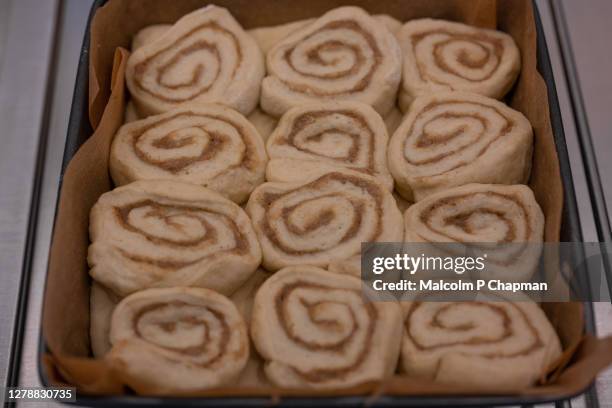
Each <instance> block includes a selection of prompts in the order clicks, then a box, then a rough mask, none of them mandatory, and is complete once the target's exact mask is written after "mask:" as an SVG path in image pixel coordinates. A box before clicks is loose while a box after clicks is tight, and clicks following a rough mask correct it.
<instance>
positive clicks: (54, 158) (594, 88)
mask: <svg viewBox="0 0 612 408" xmlns="http://www.w3.org/2000/svg"><path fill="white" fill-rule="evenodd" d="M537 4H538V7H539V9H540V13H541V15H542V20H543V24H544V29H545V33H546V37H547V38H548V39H549V41H548V43H549V48H550V53H551V60H552V64H553V69H554V73H555V80H556V83H557V91H558V93H559V101H560V105H561V112H562V116H563V122H564V127H565V132H566V138H567V144H568V149H569V153H570V161H571V168H572V173H573V179H574V184H575V188H576V193H577V198H578V205H579V210H580V218H581V224H582V228H583V233H584V239H585V241H597V234H596V229H595V223H594V222H595V221H594V219H593V216H592V211H591V207H590V206H591V203H590V201H589V193H588V188H587V184H586V181H585V174H584V170H583V167H582V159H581V155H580V150H579V143H578V138H577V134H576V129H575V123H574V121H573V118H572V111H571V105H570V99H569V96H568V90H567V88H566V85H565V84H566V83H565V80H564V76H563V70H562V65H561V60H560V57H559V49H558V45H557V43H556V41H551V39H554V38H555V35H556V33H555V30H554V26H553V24H552V16H551V10H550V8H549V3H548V2H547V0H537ZM562 4H563V7H564V8H565V11H566V14H567V17H568V24H569V32H570V35H571V40H572V45H573V49H574V53H575V57H576V60H577V65H578V71H579V77H580V82H581V87H582V90H583V94H584V97H585V103H586V108H587V111H588V119H589V124H590V127H591V131H592V136H593V143H594V145H595V149H596V152H597V155H598V161H599V163H598V164H599V170H600V173H601V174H602V175H606V174H609V173H610V172H612V160H608V157H610V154H611V153H612V136H610V135H608V134H607V131H608V130H609V129H610V120H609V118H608V116H609V112H608V111H609V107H610V106H612V80H611V79H610V78H609V77H608V75H609V73H610V72H612V52H610V51H612V44H611V43H610V38H612V36H611V34H612V26H611V25H610V24H609V23H608V21H607V20H608V19H609V17H610V16H612V2H610V1H607V0H592V1H590V2H589V7H584V3H583V2H578V1H572V0H563V1H562ZM90 5H91V0H64V1H62V2H59V0H49V1H47V2H39V1H37V0H3V1H1V2H0V124H1V126H2V139H3V142H4V147H3V148H2V149H1V150H0V191H2V192H6V191H8V192H10V194H2V195H0V225H2V228H1V229H0V385H1V384H3V383H4V382H5V380H6V369H7V364H8V363H7V362H8V356H9V350H10V344H11V339H12V335H13V330H14V315H15V311H16V310H17V288H18V287H19V285H20V284H21V273H20V272H21V271H22V270H23V267H24V259H25V258H24V257H25V256H26V253H28V249H27V248H26V246H25V245H26V238H27V234H28V230H29V222H28V220H29V216H30V207H31V204H30V203H31V200H32V198H33V197H34V196H35V195H36V188H35V187H33V186H32V185H33V182H32V180H34V179H35V178H36V176H37V174H39V177H38V178H39V181H40V193H39V194H38V197H39V205H38V217H37V220H36V223H35V224H34V225H33V226H34V227H35V235H34V237H35V239H34V241H33V243H34V246H33V248H32V258H31V259H32V264H31V265H30V279H29V289H28V292H29V296H28V302H27V318H26V324H25V328H24V334H25V335H24V343H23V353H22V355H21V361H20V363H19V365H20V372H19V383H20V385H22V386H36V385H39V380H38V374H37V368H36V357H37V352H36V349H37V341H38V334H39V326H40V311H41V306H42V293H43V286H44V279H45V273H46V265H47V256H48V249H49V244H50V237H51V230H52V223H53V217H54V211H55V200H56V197H57V188H58V177H59V173H60V167H61V160H62V154H63V149H64V141H65V137H66V128H67V122H68V116H69V112H70V101H71V98H72V91H73V87H74V79H75V74H76V67H77V61H78V56H79V51H80V46H81V42H82V37H83V32H84V28H85V24H86V19H87V15H88V13H89V8H90ZM57 10H59V13H58V19H57V20H56V19H54V18H50V16H55V15H56V11H57ZM6 22H8V24H6ZM56 24H57V30H55V25H56ZM54 32H55V33H56V34H55V44H56V45H55V49H53V47H52V46H51V44H52V43H53V39H54V36H53V33H54ZM17 39H19V40H17ZM24 50H28V51H27V52H26V51H24ZM602 51H606V52H602ZM52 57H54V58H53V61H54V62H53V63H52V62H51V61H52ZM34 58H36V60H34ZM35 62H36V63H35ZM45 63H46V64H45ZM50 68H53V69H50ZM47 84H52V85H53V86H52V87H51V88H50V87H48V86H47ZM45 101H47V104H46V106H47V109H45V103H44V102H45ZM7 130H8V132H7ZM41 141H43V142H45V141H46V143H41ZM38 154H40V155H42V156H43V157H44V162H43V163H44V164H43V165H42V167H39V168H37V166H36V163H37V160H36V159H37V155H38ZM17 165H18V166H19V167H18V168H19V172H15V171H11V169H12V168H13V167H17ZM604 187H605V194H606V198H607V200H606V201H607V203H608V206H609V207H610V206H612V183H607V184H606V185H605V186H604ZM610 208H612V207H610ZM33 232H34V231H32V230H30V233H33ZM25 266H28V265H25ZM595 313H596V318H597V330H598V333H599V334H600V335H605V334H611V333H612V307H611V306H610V304H609V303H596V304H595ZM597 388H598V394H599V402H600V404H601V406H609V407H612V370H608V371H607V372H605V373H603V374H602V375H600V377H599V378H598V381H597ZM27 405H29V404H27V403H24V404H21V405H20V406H27ZM32 405H33V406H36V407H44V406H48V407H56V406H59V405H58V404H55V403H48V404H41V403H37V404H36V405H34V404H32ZM583 405H584V398H582V397H579V398H576V399H574V400H572V406H583Z"/></svg>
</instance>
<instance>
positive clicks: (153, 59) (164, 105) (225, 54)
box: [126, 5, 265, 117]
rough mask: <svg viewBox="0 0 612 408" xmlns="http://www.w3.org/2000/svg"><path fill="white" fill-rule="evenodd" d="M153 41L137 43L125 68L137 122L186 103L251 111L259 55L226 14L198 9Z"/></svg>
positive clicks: (257, 81)
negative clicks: (216, 105) (136, 112)
mask: <svg viewBox="0 0 612 408" xmlns="http://www.w3.org/2000/svg"><path fill="white" fill-rule="evenodd" d="M155 35H159V37H157V38H155V39H154V40H152V41H150V42H148V43H147V42H146V41H145V44H144V45H140V46H139V43H138V42H137V43H136V44H135V46H136V49H135V50H134V52H133V53H132V54H131V55H130V57H129V59H128V62H127V68H126V83H127V86H128V88H129V90H130V94H131V96H132V99H133V100H134V104H135V107H136V110H137V111H138V113H139V116H142V117H146V116H149V115H154V114H158V113H162V112H167V111H169V110H172V109H174V108H176V107H177V106H179V105H181V104H184V103H187V102H196V103H204V102H206V103H211V102H212V103H220V104H223V105H226V106H229V107H231V108H233V109H236V110H237V111H239V112H241V113H242V114H244V115H248V114H249V113H250V112H251V111H252V110H253V109H254V108H255V106H256V105H257V102H258V99H259V90H260V83H261V80H262V78H263V76H264V73H265V67H264V61H263V55H262V53H261V51H260V49H259V47H258V46H257V43H256V42H255V40H253V38H252V37H251V36H249V35H248V34H247V33H246V32H244V30H243V29H242V27H241V26H240V24H238V22H237V21H236V20H235V19H234V17H232V15H231V14H230V13H229V12H228V11H227V10H226V9H224V8H221V7H217V6H212V5H211V6H207V7H204V8H201V9H199V10H196V11H194V12H192V13H189V14H187V15H185V16H184V17H182V18H181V19H180V20H178V21H177V22H176V23H175V24H174V25H173V26H172V27H171V28H170V29H168V30H167V31H166V32H164V33H163V34H161V35H160V34H159V33H155ZM137 40H138V38H137ZM145 40H146V39H145Z"/></svg>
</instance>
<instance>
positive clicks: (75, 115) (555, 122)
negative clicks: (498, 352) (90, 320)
mask: <svg viewBox="0 0 612 408" xmlns="http://www.w3.org/2000/svg"><path fill="white" fill-rule="evenodd" d="M106 1H107V0H95V1H94V3H93V5H92V8H91V11H90V14H89V18H88V21H87V26H86V30H85V36H84V39H83V45H82V48H81V52H80V57H79V65H78V69H77V76H76V83H75V88H74V93H73V99H72V105H71V112H70V118H69V122H68V132H67V137H66V145H65V150H64V156H63V161H62V168H61V174H60V180H59V187H60V190H61V185H62V180H63V175H64V172H65V170H66V166H67V165H68V163H69V162H70V160H71V159H72V157H73V156H74V155H75V153H76V151H77V150H78V149H79V147H80V146H81V145H82V144H83V143H84V142H85V141H86V140H87V138H88V137H89V136H91V134H92V133H93V130H92V128H91V125H90V123H89V113H88V104H89V99H88V92H89V43H90V33H89V31H90V24H91V20H92V18H93V15H94V14H95V12H96V11H97V9H98V8H100V7H102V6H103V5H104V4H105V3H106ZM532 4H533V8H534V14H535V23H536V32H537V44H536V47H537V50H536V52H537V69H538V71H539V73H540V74H541V75H542V77H543V79H544V81H545V82H546V85H547V89H548V102H549V106H550V120H551V125H552V130H553V135H554V140H555V146H556V149H557V154H558V157H559V165H560V171H561V177H562V181H563V197H564V208H563V213H562V224H561V236H560V240H561V241H562V242H582V240H583V236H582V230H581V227H580V218H579V215H578V207H577V204H576V195H575V190H574V185H573V181H572V173H571V168H570V162H569V156H568V151H567V145H566V142H565V134H564V131H563V123H562V118H561V112H560V108H559V102H558V100H557V92H556V88H555V82H554V76H553V71H552V66H551V63H550V59H549V54H548V49H547V45H546V39H545V37H544V30H543V27H542V23H541V20H540V16H539V12H538V9H537V6H536V4H535V1H532ZM58 198H59V194H58ZM56 207H57V203H56ZM584 312H585V325H586V326H585V330H586V331H587V332H588V333H595V320H594V313H593V306H592V304H591V303H585V307H584ZM47 351H48V349H47V347H46V344H45V341H44V338H43V336H42V330H41V331H40V335H39V347H38V359H37V361H38V373H39V376H40V380H41V384H42V385H43V386H51V382H50V380H49V378H48V377H47V376H46V374H45V371H44V369H43V365H42V356H43V354H44V353H45V352H47ZM585 391H586V392H587V404H588V405H589V406H591V407H597V406H598V402H597V396H596V392H595V388H594V386H590V387H589V388H587V390H583V391H582V392H580V393H578V394H577V395H580V394H582V393H583V392H585ZM76 395H77V402H76V403H72V404H76V405H80V406H91V407H108V406H112V407H122V406H123V407H144V406H163V407H185V406H186V407H193V406H207V407H224V408H226V407H256V406H268V405H276V406H285V407H309V406H336V407H352V406H366V405H367V406H380V407H400V406H430V407H449V406H460V407H473V406H494V405H497V406H500V405H515V406H516V405H519V406H529V405H533V404H542V403H550V402H555V403H556V404H555V405H557V406H565V403H566V402H567V400H558V399H557V398H555V397H553V396H550V397H547V396H520V395H517V396H460V395H458V396H431V397H428V396H415V397H396V396H380V397H376V399H375V400H374V399H372V397H368V396H353V397H333V398H332V397H307V398H300V397H283V398H282V399H281V400H278V401H275V400H272V399H271V398H270V397H248V398H247V397H214V398H172V397H142V396H136V395H122V396H92V395H83V394H80V393H79V392H78V390H77V393H76Z"/></svg>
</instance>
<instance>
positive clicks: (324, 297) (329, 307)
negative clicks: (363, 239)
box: [251, 266, 402, 389]
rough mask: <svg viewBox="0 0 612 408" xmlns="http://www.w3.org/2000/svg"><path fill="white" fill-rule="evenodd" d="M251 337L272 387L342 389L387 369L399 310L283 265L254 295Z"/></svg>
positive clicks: (351, 282)
mask: <svg viewBox="0 0 612 408" xmlns="http://www.w3.org/2000/svg"><path fill="white" fill-rule="evenodd" d="M251 335H252V338H253V342H254V343H255V346H256V348H257V350H258V351H259V352H260V354H261V355H262V356H263V357H264V359H265V360H266V365H265V368H264V370H265V372H266V375H267V376H268V378H269V379H270V380H271V381H272V382H273V383H274V384H276V385H277V386H280V387H287V388H302V387H307V388H316V389H338V388H346V387H350V386H354V385H357V384H360V383H363V382H366V381H377V380H382V379H383V378H385V377H387V376H389V375H391V374H392V373H393V372H394V370H395V367H396V364H397V357H398V351H399V343H400V339H401V335H402V327H401V309H400V307H399V304H398V303H397V302H391V301H389V302H373V303H368V302H367V301H366V300H365V299H364V297H363V296H362V291H361V281H360V280H359V279H356V278H353V277H350V276H343V275H339V274H334V273H330V272H327V271H325V270H322V269H320V268H315V267H312V266H294V267H288V268H285V269H283V270H281V271H279V272H277V273H275V274H274V275H272V277H270V278H269V279H268V280H266V281H265V282H264V284H263V285H262V286H261V288H260V289H259V291H258V292H257V295H256V296H255V303H254V305H253V316H252V322H251Z"/></svg>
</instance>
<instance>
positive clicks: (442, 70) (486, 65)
mask: <svg viewBox="0 0 612 408" xmlns="http://www.w3.org/2000/svg"><path fill="white" fill-rule="evenodd" d="M398 38H399V42H400V44H401V46H402V51H403V52H404V72H403V78H402V79H403V87H402V91H401V95H400V105H401V107H402V109H403V110H406V109H407V108H408V106H409V105H410V103H411V102H412V100H413V99H414V98H415V97H417V96H419V95H422V94H426V93H431V92H436V91H449V90H457V91H468V92H473V93H477V94H481V95H484V96H488V97H491V98H496V99H501V98H502V97H503V96H504V95H505V94H506V92H508V90H509V89H510V87H511V86H512V84H513V83H514V81H515V80H516V78H517V76H518V73H519V71H520V53H519V50H518V47H517V46H516V43H515V42H514V40H513V39H512V37H510V36H509V35H507V34H505V33H502V32H500V31H495V30H485V29H479V28H476V27H472V26H468V25H465V24H460V23H452V22H449V21H443V20H432V19H422V20H413V21H410V22H408V23H406V24H405V25H404V26H403V27H402V28H401V29H400V31H399V33H398Z"/></svg>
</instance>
